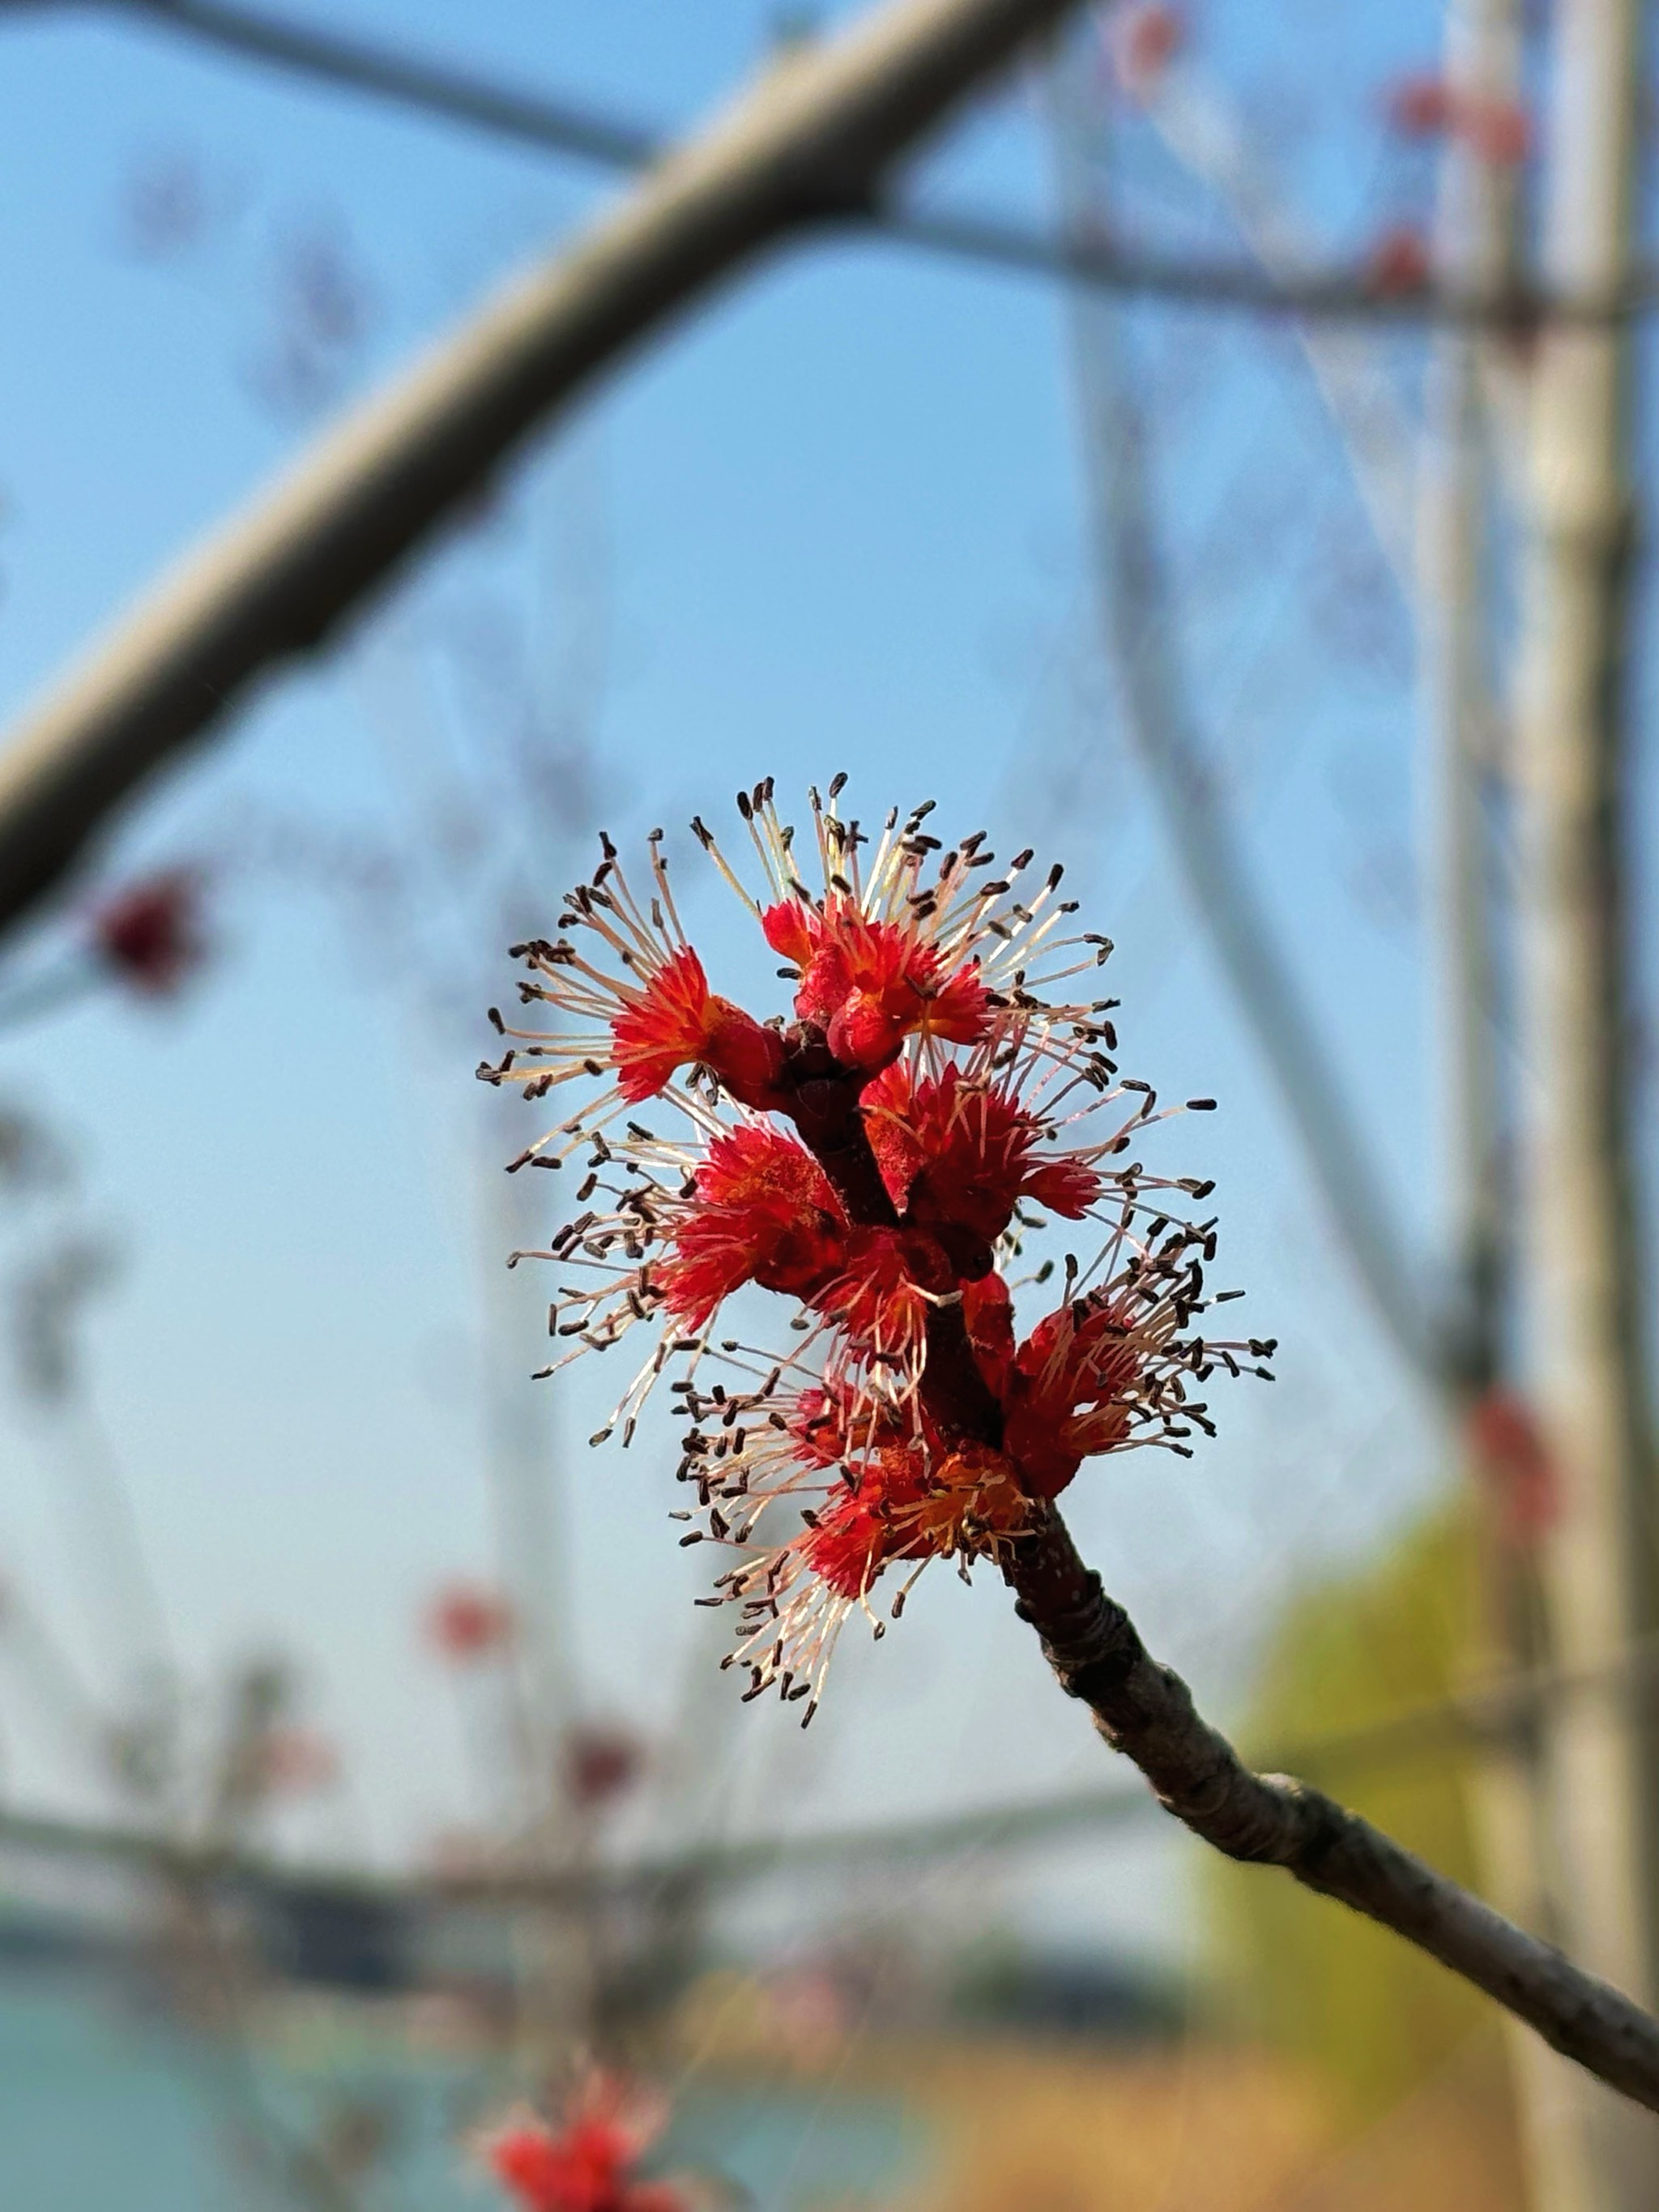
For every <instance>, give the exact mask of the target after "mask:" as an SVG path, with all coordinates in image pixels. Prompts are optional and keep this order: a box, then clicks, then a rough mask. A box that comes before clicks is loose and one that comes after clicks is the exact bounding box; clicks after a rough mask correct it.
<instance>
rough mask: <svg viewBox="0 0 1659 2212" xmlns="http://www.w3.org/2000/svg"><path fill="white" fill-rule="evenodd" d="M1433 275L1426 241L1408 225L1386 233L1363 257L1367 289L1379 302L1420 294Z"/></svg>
mask: <svg viewBox="0 0 1659 2212" xmlns="http://www.w3.org/2000/svg"><path fill="white" fill-rule="evenodd" d="M1433 274H1434V264H1433V261H1432V259H1431V256H1430V252H1429V243H1428V240H1426V239H1425V237H1424V235H1423V234H1422V232H1421V231H1420V230H1417V229H1414V228H1413V227H1412V226H1411V225H1410V224H1409V223H1395V225H1394V226H1393V227H1392V228H1390V229H1388V230H1385V231H1384V232H1383V234H1382V235H1381V237H1379V238H1378V239H1376V240H1375V241H1374V242H1373V244H1372V246H1371V248H1370V252H1368V253H1367V254H1366V256H1365V269H1364V281H1365V284H1366V287H1367V289H1369V290H1370V291H1372V292H1375V293H1376V294H1377V295H1378V296H1379V297H1380V298H1383V299H1395V298H1398V297H1399V296H1400V295H1401V294H1404V293H1410V292H1420V291H1422V290H1423V289H1425V286H1426V285H1427V284H1428V283H1429V282H1430V280H1431V277H1432V276H1433Z"/></svg>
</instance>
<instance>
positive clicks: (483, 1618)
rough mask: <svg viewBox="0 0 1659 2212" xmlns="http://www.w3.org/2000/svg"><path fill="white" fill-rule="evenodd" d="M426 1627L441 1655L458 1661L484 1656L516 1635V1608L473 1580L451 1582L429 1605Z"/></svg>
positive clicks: (463, 1662) (495, 1650) (502, 1647)
mask: <svg viewBox="0 0 1659 2212" xmlns="http://www.w3.org/2000/svg"><path fill="white" fill-rule="evenodd" d="M426 1629H427V1633H428V1636H429V1637H430V1638H431V1640H432V1643H433V1644H434V1645H435V1648H436V1650H438V1652H439V1653H440V1654H441V1656H442V1657H444V1658H446V1659H449V1660H453V1661H454V1662H457V1663H459V1664H462V1665H465V1664H467V1663H468V1662H471V1661H473V1660H476V1659H485V1658H489V1656H492V1655H493V1654H494V1653H495V1652H497V1651H500V1650H504V1649H505V1647H506V1646H507V1644H509V1643H510V1642H511V1641H512V1638H513V1609H512V1607H510V1606H509V1605H508V1604H507V1601H506V1599H505V1598H503V1597H500V1596H498V1595H496V1594H495V1592H494V1591H493V1590H488V1589H482V1588H480V1587H479V1586H478V1585H477V1583H451V1584H450V1585H449V1587H448V1588H447V1589H441V1590H440V1591H439V1593H438V1595H436V1597H435V1598H434V1599H433V1601H432V1602H431V1604H430V1605H429V1606H428V1608H427V1614H426Z"/></svg>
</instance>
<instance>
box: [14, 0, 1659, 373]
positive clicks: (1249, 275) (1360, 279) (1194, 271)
mask: <svg viewBox="0 0 1659 2212" xmlns="http://www.w3.org/2000/svg"><path fill="white" fill-rule="evenodd" d="M70 4H74V0H0V13H3V12H4V11H5V10H7V9H9V10H10V12H12V13H13V14H21V13H23V12H25V11H26V10H27V11H28V12H32V13H33V12H44V11H45V10H46V9H48V8H54V9H56V8H63V7H66V6H69V5H70ZM91 4H93V5H96V6H99V7H101V8H105V9H115V10H117V11H122V12H125V13H127V14H131V15H141V16H145V17H149V19H151V20H153V21H156V22H159V23H161V24H162V25H164V26H166V27H168V28H173V29H178V30H180V31H183V32H185V33H188V34H190V35H191V36H194V37H197V38H200V39H202V40H205V41H207V42H208V43H210V44H212V45H215V46H221V47H222V48H224V49H225V50H226V51H227V52H233V53H241V54H246V55H247V56H249V57H250V58H252V59H255V60H258V61H265V62H275V63H276V64H279V65H280V66H281V67H283V68H286V69H289V70H294V71H295V73H296V74H298V75H300V76H307V77H311V78H313V79H315V80H316V81H317V82H320V83H324V84H336V85H339V86H342V87H343V88H348V89H349V90H352V91H355V92H363V93H368V94H369V95H370V96H371V97H373V98H375V99H379V100H386V101H387V102H388V103H389V104H391V105H393V106H401V107H406V108H409V109H410V110H411V111H413V112H416V113H418V114H426V115H432V116H436V117H439V118H443V119H445V120H447V121H450V122H456V123H464V124H468V125H472V126H473V127H474V128H476V129H478V130H481V131H488V132H489V133H490V134H491V135H492V136H495V137H505V138H510V139H513V140H516V141H517V142H518V143H520V144H522V145H528V146H536V147H540V148H542V149H545V150H546V151H548V152H550V153H557V154H566V155H570V156H571V157H572V158H573V159H574V160H577V161H589V162H592V163H594V164H595V165H597V166H598V167H601V168H605V169H610V170H623V171H627V170H637V169H642V168H645V167H648V166H649V164H650V163H652V162H653V161H656V160H658V159H659V157H660V156H662V155H664V154H665V153H666V152H667V151H668V150H669V149H670V147H671V138H670V136H669V134H667V133H666V132H663V131H658V130H655V129H654V128H653V127H652V126H650V125H647V124H643V123H641V122H639V121H637V120H636V119H635V118H629V117H626V116H619V115H616V114H613V113H611V112H610V111H609V110H606V109H603V108H599V107H595V106H593V105H592V103H591V102H589V101H586V100H575V99H572V98H570V97H568V96H567V95H565V94H555V93H528V92H526V91H524V90H523V89H522V88H520V87H519V86H517V85H510V84H507V83H504V82H501V80H500V79H498V78H492V77H485V76H479V75H478V74H477V71H475V70H466V69H463V68H460V67H458V66H457V65H455V64H453V63H448V62H437V61H428V60H426V59H425V58H422V57H420V56H417V55H415V54H412V53H410V52H408V51H406V50H405V49H404V48H402V47H396V46H386V45H385V44H383V43H381V42H380V41H379V40H365V39H361V38H354V37H347V36H343V35H342V34H341V33H338V32H337V31H334V30H331V29H325V28H324V27H321V26H320V25H314V24H309V23H298V22H295V21H294V20H293V19H292V18H291V17H289V16H286V15H273V14H272V13H271V12H270V10H269V9H249V8H246V7H234V8H232V7H225V6H222V5H221V4H219V0H91ZM846 212H847V217H848V220H849V221H861V222H866V223H870V224H873V225H874V227H875V228H876V229H877V231H878V233H880V234H886V235H888V236H890V237H891V238H893V239H895V240H897V241H898V242H900V243H901V244H904V245H910V246H919V247H921V249H923V250H924V251H926V252H933V253H938V254H941V255H944V256H946V257H948V258H952V259H958V260H965V261H969V262H981V263H983V264H986V265H987V266H989V267H993V268H1000V269H1005V270H1009V271H1011V272H1013V273H1023V274H1025V275H1030V276H1052V277H1059V278H1062V279H1064V280H1066V281H1067V282H1069V283H1079V284H1084V285H1090V286H1097V287H1099V288H1100V289H1103V290H1106V291H1113V292H1134V293H1141V294H1145V295H1147V296H1149V297H1152V298H1157V299H1164V300H1169V301H1187V302H1189V303H1191V304H1194V305H1198V306H1209V307H1224V308H1225V307H1231V308H1237V309H1240V310H1243V311H1246V312H1252V313H1265V314H1271V315H1291V316H1297V317H1310V318H1321V319H1331V320H1335V321H1354V322H1382V323H1416V322H1424V321H1429V322H1450V323H1454V324H1461V323H1478V324H1492V325H1498V326H1500V327H1507V328H1518V329H1521V330H1528V329H1531V328H1533V327H1534V326H1535V325H1536V324H1537V323H1538V321H1539V320H1540V319H1541V317H1543V316H1544V315H1549V316H1551V317H1553V318H1556V319H1560V318H1564V317H1565V318H1566V319H1573V318H1575V317H1578V318H1583V319H1587V320H1591V321H1600V320H1602V319H1607V318H1609V317H1613V318H1618V317H1622V316H1624V315H1627V314H1632V313H1639V312H1640V311H1641V309H1642V308H1643V307H1646V306H1648V305H1650V303H1651V302H1652V301H1653V300H1654V299H1655V297H1656V296H1659V278H1656V277H1655V276H1651V275H1649V276H1643V277H1642V278H1641V279H1640V280H1639V281H1638V282H1637V283H1634V284H1632V285H1631V286H1630V287H1628V288H1626V289H1621V290H1620V292H1619V293H1618V294H1616V295H1608V294H1598V295H1595V297H1589V296H1585V297H1583V298H1577V299H1574V298H1569V297H1565V296H1562V295H1557V294H1555V293H1552V292H1546V291H1543V290H1541V289H1538V288H1537V287H1535V286H1533V285H1530V284H1528V283H1524V282H1520V281H1517V282H1515V283H1506V284H1504V286H1503V287H1502V288H1501V289H1498V288H1492V287H1485V288H1480V287H1468V286H1455V285H1451V286H1448V285H1434V284H1429V283H1425V284H1419V285H1410V284H1402V285H1395V286H1380V285H1379V284H1378V283H1376V280H1375V278H1374V277H1373V276H1370V275H1368V274H1366V273H1365V272H1364V271H1358V270H1354V269H1352V268H1350V267H1340V266H1339V267H1334V268H1329V269H1320V268H1317V267H1313V266H1308V265H1304V266H1302V267H1301V268H1299V269H1298V270H1295V271H1292V270H1290V269H1289V268H1288V267H1286V268H1285V269H1283V270H1280V272H1279V274H1277V275H1274V276H1264V275H1263V274H1262V273H1261V270H1259V269H1256V268H1253V267H1251V266H1249V264H1243V263H1239V262H1237V261H1231V260H1221V261H1211V260H1206V259H1204V258H1194V257H1190V256H1188V255H1185V254H1163V253H1158V252H1152V251H1148V250H1146V249H1144V248H1139V247H1137V248H1133V249H1127V248H1124V247H1121V246H1117V245H1115V243H1114V242H1113V241H1111V240H1109V239H1105V238H1098V239H1090V240H1066V239H1063V238H1058V237H1053V236H1048V235H1046V234H1044V233H1042V231H1039V230H1034V229H1032V228H1030V226H1029V225H1026V224H1022V223H1018V222H1010V221H1008V220H1007V219H1006V218H1005V217H1001V216H994V215H987V214H982V213H978V212H974V211H969V210H920V209H914V208H905V207H899V206H896V205H893V204H877V205H875V206H872V207H866V208H863V209H860V210H848V211H846Z"/></svg>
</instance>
